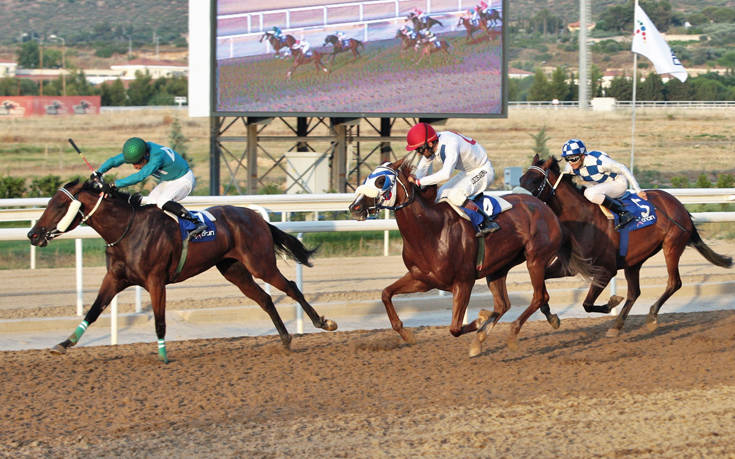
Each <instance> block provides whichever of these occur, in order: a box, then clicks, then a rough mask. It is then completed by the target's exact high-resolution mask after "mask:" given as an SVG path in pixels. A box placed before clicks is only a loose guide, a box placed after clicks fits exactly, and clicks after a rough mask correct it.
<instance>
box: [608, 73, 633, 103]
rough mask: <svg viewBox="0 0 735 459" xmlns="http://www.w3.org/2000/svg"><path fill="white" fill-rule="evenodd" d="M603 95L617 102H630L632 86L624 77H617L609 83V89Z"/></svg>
mask: <svg viewBox="0 0 735 459" xmlns="http://www.w3.org/2000/svg"><path fill="white" fill-rule="evenodd" d="M605 95H606V96H608V97H614V98H616V99H617V100H632V99H633V84H632V83H631V81H630V80H628V79H627V78H625V77H624V76H617V77H615V78H613V80H612V81H611V82H610V87H609V88H607V90H606V91H605Z"/></svg>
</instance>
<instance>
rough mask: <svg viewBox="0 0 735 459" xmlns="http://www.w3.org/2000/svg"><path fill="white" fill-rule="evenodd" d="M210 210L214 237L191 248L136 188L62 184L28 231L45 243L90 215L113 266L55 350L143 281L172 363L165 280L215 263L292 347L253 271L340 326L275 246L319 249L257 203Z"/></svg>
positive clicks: (325, 325)
mask: <svg viewBox="0 0 735 459" xmlns="http://www.w3.org/2000/svg"><path fill="white" fill-rule="evenodd" d="M136 196H137V199H135V198H136ZM207 210H208V211H209V212H210V213H211V214H212V215H213V216H214V217H215V219H216V221H215V222H214V223H215V225H216V237H215V239H214V240H211V241H206V242H205V241H202V242H195V243H190V244H188V250H186V251H185V250H184V247H185V246H184V244H183V243H182V238H181V234H180V231H179V225H178V223H177V222H175V221H174V220H173V219H172V218H171V217H169V216H168V215H166V214H164V212H162V211H161V210H160V209H159V208H158V207H156V206H155V205H146V206H140V195H129V194H127V193H123V192H120V191H117V190H116V189H114V188H110V187H109V186H108V185H103V184H102V183H100V182H98V181H86V182H81V183H80V182H79V181H78V180H76V181H73V182H70V183H67V184H66V185H64V186H63V187H62V188H60V189H59V191H57V192H56V194H54V196H52V197H51V200H50V201H49V203H48V205H47V206H46V210H45V211H44V212H43V215H41V218H39V220H38V222H37V223H36V224H35V225H34V226H33V228H32V229H31V230H30V232H29V233H28V239H30V241H31V244H33V245H36V246H40V247H43V246H45V245H46V244H48V242H49V241H50V240H51V239H53V238H55V237H56V236H58V235H60V234H62V233H64V232H66V231H69V230H71V229H74V228H75V227H76V226H78V225H79V224H81V223H84V222H86V223H87V224H88V225H89V226H91V227H92V228H94V230H95V231H97V233H99V235H100V236H102V238H103V239H104V240H105V242H107V249H106V257H107V273H106V274H105V277H104V279H103V280H102V285H101V286H100V289H99V292H98V293H97V298H95V300H94V303H93V304H92V306H91V308H90V309H89V311H88V312H87V315H86V316H85V318H84V321H83V322H82V324H80V326H79V327H77V329H76V331H75V332H74V333H72V335H71V336H70V337H69V338H68V339H67V340H65V341H64V342H62V343H60V344H57V345H56V346H55V347H54V348H53V349H52V352H55V353H58V354H64V353H66V349H67V348H69V347H71V346H74V345H75V344H76V343H77V342H78V341H79V338H80V337H81V335H82V333H84V330H86V328H87V326H88V325H90V324H92V323H93V322H94V321H95V320H97V318H98V317H99V315H100V314H101V313H102V310H103V309H104V308H105V307H106V306H107V304H108V303H109V302H110V301H111V300H112V299H113V297H114V296H115V295H116V294H118V293H119V292H121V291H122V290H124V289H125V288H126V287H129V286H131V285H139V286H141V287H143V288H145V289H146V290H148V293H149V294H150V297H151V304H152V306H153V315H154V317H155V324H156V336H157V337H158V356H159V358H160V359H161V360H163V361H164V362H166V363H167V362H168V357H167V354H166V347H165V343H164V337H165V335H166V316H165V310H166V284H171V283H175V282H181V281H183V280H185V279H188V278H190V277H192V276H195V275H197V274H200V273H202V272H204V271H206V270H207V269H209V268H211V267H212V266H216V267H217V269H218V270H219V272H220V273H222V275H223V276H224V277H225V278H226V279H227V280H229V281H230V282H232V283H233V284H235V285H236V286H237V287H238V288H239V289H240V290H241V291H242V292H243V293H244V294H245V295H246V296H247V297H248V298H251V299H253V300H255V301H256V302H257V303H258V304H259V305H260V307H261V308H263V310H265V312H267V313H268V315H269V316H270V318H271V320H272V321H273V324H274V325H275V326H276V329H277V330H278V334H279V335H280V337H281V342H282V344H283V346H284V347H285V348H286V349H289V348H290V344H291V336H290V335H289V333H288V331H287V330H286V327H285V326H284V324H283V321H282V320H281V317H280V316H279V315H278V311H277V310H276V307H275V306H274V305H273V300H272V299H271V297H270V295H268V294H267V293H266V292H265V291H264V290H263V289H262V288H261V287H260V286H259V285H258V284H256V283H255V281H254V280H253V276H255V277H258V278H259V279H262V280H264V281H265V282H267V283H269V284H270V285H273V286H274V287H276V288H278V289H280V290H282V291H283V292H285V293H286V294H287V295H288V296H289V297H291V298H293V299H294V300H296V301H297V302H298V303H299V304H300V305H301V307H302V308H303V309H304V311H306V313H307V314H308V315H309V318H311V321H312V323H313V324H314V326H315V327H317V328H322V329H324V330H335V329H336V328H337V324H336V323H334V322H333V321H331V320H327V319H325V318H324V317H319V315H318V314H317V312H316V311H315V310H314V308H313V307H312V306H311V305H310V304H309V303H307V301H306V300H305V299H304V295H303V294H302V293H301V292H300V291H299V289H298V288H297V287H296V284H295V283H294V282H292V281H289V280H288V279H286V278H285V277H284V276H283V274H281V272H280V271H279V270H278V267H277V266H276V257H275V253H276V252H279V253H282V254H284V255H287V256H289V257H291V258H293V259H294V260H296V261H298V262H299V263H302V264H305V265H307V266H311V263H310V262H309V258H310V257H311V255H312V253H313V251H311V250H307V249H306V248H305V247H304V246H303V245H302V244H301V242H299V240H298V239H296V238H295V237H294V236H292V235H290V234H287V233H284V232H283V231H281V230H279V229H278V228H276V227H275V226H273V225H271V224H269V223H268V222H266V221H265V220H264V219H263V218H262V217H261V216H260V214H258V213H257V212H255V211H253V210H251V209H247V208H243V207H233V206H215V207H210V208H209V209H207ZM182 252H183V253H184V255H185V256H182ZM187 253H188V255H187ZM181 262H183V265H182V263H181Z"/></svg>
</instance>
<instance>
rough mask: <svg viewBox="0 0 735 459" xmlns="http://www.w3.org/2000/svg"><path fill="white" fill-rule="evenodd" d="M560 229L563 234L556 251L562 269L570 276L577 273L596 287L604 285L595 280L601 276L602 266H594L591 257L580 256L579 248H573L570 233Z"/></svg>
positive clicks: (602, 272)
mask: <svg viewBox="0 0 735 459" xmlns="http://www.w3.org/2000/svg"><path fill="white" fill-rule="evenodd" d="M562 231H563V232H564V233H565V235H564V240H563V242H562V244H561V247H559V251H558V252H557V258H558V259H559V261H560V262H561V265H562V267H563V268H564V271H566V272H567V273H569V275H571V276H574V275H576V274H579V275H580V276H582V277H583V278H584V279H585V280H587V281H589V282H590V283H592V284H594V285H597V286H598V287H605V285H603V284H602V283H601V282H600V281H598V280H597V279H599V278H601V277H603V274H604V271H605V270H604V268H602V267H601V266H596V265H595V264H594V263H592V259H590V258H587V257H584V256H582V253H581V251H580V250H579V248H577V249H576V250H575V247H574V242H573V241H572V238H571V237H570V236H571V234H569V233H567V232H566V231H567V230H565V229H564V228H562Z"/></svg>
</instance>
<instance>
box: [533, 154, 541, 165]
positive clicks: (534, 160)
mask: <svg viewBox="0 0 735 459" xmlns="http://www.w3.org/2000/svg"><path fill="white" fill-rule="evenodd" d="M540 160H541V158H539V156H538V153H536V154H535V155H533V159H532V160H531V164H536V163H537V162H539V161H540Z"/></svg>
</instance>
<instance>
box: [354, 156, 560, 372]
mask: <svg viewBox="0 0 735 459" xmlns="http://www.w3.org/2000/svg"><path fill="white" fill-rule="evenodd" d="M410 171H411V167H410V166H409V164H408V162H406V161H405V159H399V160H398V161H396V162H394V163H384V164H383V165H381V166H378V168H377V169H375V171H373V172H372V173H371V174H370V175H369V176H368V178H367V179H366V180H365V183H364V184H362V185H360V186H359V187H358V188H357V189H356V190H355V197H354V199H353V201H352V204H350V206H349V210H350V213H351V215H352V217H353V218H354V219H356V220H365V218H367V217H368V216H369V215H374V214H375V213H376V212H377V211H378V210H379V209H389V210H393V211H394V212H395V218H396V221H397V223H398V229H399V230H400V233H401V237H402V238H403V262H404V263H405V265H406V268H408V272H407V273H406V274H405V275H404V276H403V277H401V278H400V279H398V280H397V281H395V282H394V283H392V284H391V285H389V286H387V287H386V288H385V289H384V290H383V294H382V300H383V304H384V305H385V310H386V313H387V314H388V319H389V320H390V323H391V326H392V327H393V329H394V330H395V331H396V332H398V334H400V335H401V337H402V338H403V340H404V341H406V342H408V343H414V342H415V338H414V336H413V333H412V332H411V331H410V330H408V329H405V328H404V327H403V322H401V320H400V318H399V317H398V314H397V313H396V310H395V307H394V306H393V301H392V298H393V296H394V295H395V294H402V293H414V292H426V291H428V290H431V289H432V288H437V289H440V290H445V291H449V292H452V294H453V300H452V321H451V325H450V328H449V331H450V332H451V334H452V335H454V336H460V335H462V334H465V333H469V332H472V331H477V334H476V335H475V338H474V339H473V341H472V344H471V345H470V352H469V354H470V357H472V356H475V355H477V354H479V353H480V352H481V351H482V342H483V341H484V340H485V338H486V327H487V324H488V323H490V322H492V325H493V326H495V324H496V323H497V322H498V320H499V319H500V318H501V317H502V316H503V314H504V313H505V312H507V311H508V310H509V309H510V299H509V297H508V291H507V289H506V276H507V275H508V271H509V270H510V269H511V268H512V267H513V266H516V265H518V264H519V263H522V262H523V261H524V260H525V261H526V266H527V268H528V272H529V274H530V276H531V284H532V286H533V298H532V300H531V304H530V305H529V306H528V308H526V310H525V311H524V312H523V313H522V314H521V315H520V317H518V319H516V321H515V322H513V323H512V324H511V331H510V335H509V337H508V345H509V346H510V347H511V348H514V347H515V346H516V340H517V337H518V333H519V331H520V329H521V326H522V325H523V323H524V322H525V321H526V320H527V319H528V318H529V317H530V316H531V314H533V312H534V311H536V310H537V309H539V308H540V309H541V310H542V312H544V314H545V315H546V316H547V320H548V321H549V323H551V324H552V326H553V327H555V328H556V327H558V326H559V319H558V317H557V316H556V315H553V314H550V310H549V305H548V301H549V294H548V292H547V290H546V284H545V282H544V270H545V268H546V266H547V265H548V264H549V263H550V262H551V260H552V258H554V257H558V259H559V260H561V261H560V263H562V264H564V265H565V266H566V263H567V262H572V260H569V259H567V258H566V255H567V254H569V253H571V251H570V250H568V248H563V247H561V245H562V240H563V237H562V230H561V226H560V225H559V221H558V219H557V218H556V216H555V215H554V213H553V212H552V211H551V209H549V208H548V206H546V205H545V204H544V203H543V202H541V201H540V200H538V199H536V198H534V197H533V196H529V195H524V194H509V195H505V196H503V198H505V199H506V200H507V201H509V202H510V203H511V204H512V205H513V207H512V208H511V209H510V210H508V211H506V212H503V213H501V214H499V215H498V216H497V218H496V219H495V221H496V222H498V224H499V225H500V227H501V229H500V230H499V231H496V232H494V233H491V234H489V235H486V236H485V238H484V240H480V239H478V238H476V237H475V229H474V228H473V226H472V224H471V223H470V222H469V221H466V220H464V219H462V218H461V217H459V216H458V215H457V213H456V211H455V210H454V209H452V207H450V205H449V204H446V203H444V202H442V203H439V204H436V203H435V202H434V200H435V198H436V193H437V188H436V185H432V186H428V187H426V188H425V189H424V190H421V189H420V188H418V187H416V186H415V185H413V184H411V183H410V182H408V177H409V174H410V173H411V172H410ZM481 247H484V249H482V250H481V252H480V254H478V253H477V252H478V250H480V248H481ZM480 258H482V260H481V261H480ZM481 277H484V278H485V280H486V281H487V283H488V286H489V288H490V291H491V292H492V294H493V300H494V310H493V312H492V313H489V312H488V311H484V310H483V311H482V312H481V313H480V317H478V319H477V320H475V321H472V322H470V323H469V324H465V325H463V324H462V321H463V319H464V316H465V312H466V310H467V305H468V303H469V300H470V294H471V292H472V288H473V286H474V285H475V280H476V279H479V278H481Z"/></svg>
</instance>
